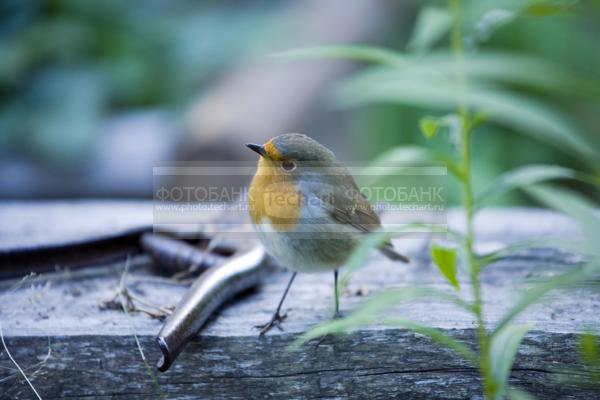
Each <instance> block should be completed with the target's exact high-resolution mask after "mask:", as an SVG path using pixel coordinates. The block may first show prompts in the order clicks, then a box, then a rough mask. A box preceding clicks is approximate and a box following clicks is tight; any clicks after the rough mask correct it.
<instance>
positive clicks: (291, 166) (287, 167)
mask: <svg viewBox="0 0 600 400" xmlns="http://www.w3.org/2000/svg"><path fill="white" fill-rule="evenodd" d="M281 168H283V170H284V171H287V172H292V171H293V170H295V169H296V163H295V162H293V161H284V162H282V163H281Z"/></svg>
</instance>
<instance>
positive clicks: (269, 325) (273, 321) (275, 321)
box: [255, 272, 297, 336]
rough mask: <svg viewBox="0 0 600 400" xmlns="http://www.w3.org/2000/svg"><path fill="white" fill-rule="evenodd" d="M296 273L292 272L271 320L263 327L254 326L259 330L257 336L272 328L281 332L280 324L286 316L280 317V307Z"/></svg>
mask: <svg viewBox="0 0 600 400" xmlns="http://www.w3.org/2000/svg"><path fill="white" fill-rule="evenodd" d="M296 273H297V272H294V273H293V274H292V277H291V278H290V281H289V282H288V284H287V286H286V288H285V291H284V292H283V296H281V300H279V304H278V305H277V310H275V312H274V313H273V316H272V317H271V320H270V321H269V322H267V323H266V324H263V325H256V326H255V328H257V329H259V330H260V333H259V336H262V335H264V334H265V333H267V332H269V331H270V330H271V328H273V327H274V326H276V327H277V328H278V329H279V330H280V331H282V330H283V328H281V322H282V321H283V320H284V319H285V317H286V316H287V315H286V314H283V315H281V313H280V311H281V306H282V305H283V301H284V300H285V296H287V294H288V291H289V290H290V287H291V286H292V282H294V278H295V277H296Z"/></svg>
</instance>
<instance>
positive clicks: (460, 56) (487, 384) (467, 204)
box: [449, 0, 495, 398]
mask: <svg viewBox="0 0 600 400" xmlns="http://www.w3.org/2000/svg"><path fill="white" fill-rule="evenodd" d="M449 6H450V10H451V11H452V16H453V23H452V32H451V37H450V42H451V47H452V52H453V53H454V56H455V58H456V66H457V67H456V77H457V80H458V83H459V88H460V93H459V106H458V113H459V115H460V117H461V124H460V149H459V156H460V168H461V179H460V181H461V184H462V192H463V206H464V208H465V219H466V221H465V222H466V235H465V253H466V262H467V267H468V270H469V279H470V282H471V287H472V290H473V307H472V309H473V314H474V316H475V319H476V322H477V342H478V345H479V358H480V359H479V363H480V364H479V370H480V374H481V376H482V377H483V392H484V394H485V396H486V398H494V396H495V384H494V382H493V380H492V378H491V373H490V360H489V342H490V338H489V336H488V334H487V329H486V327H485V321H484V318H483V310H482V299H481V283H480V281H479V264H478V262H477V257H476V256H475V252H474V250H473V242H474V237H475V233H474V229H473V217H474V214H475V207H474V200H473V184H472V180H471V132H472V128H473V124H472V122H471V118H470V115H469V110H468V108H467V106H466V104H465V101H464V98H465V92H466V90H467V83H466V78H465V73H464V66H463V64H464V49H463V42H462V32H461V25H462V12H461V4H460V0H449Z"/></svg>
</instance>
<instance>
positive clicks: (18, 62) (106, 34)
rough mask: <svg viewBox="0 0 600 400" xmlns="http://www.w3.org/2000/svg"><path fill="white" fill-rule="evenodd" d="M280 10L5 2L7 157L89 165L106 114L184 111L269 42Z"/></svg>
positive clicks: (104, 0) (1, 19) (0, 131)
mask: <svg viewBox="0 0 600 400" xmlns="http://www.w3.org/2000/svg"><path fill="white" fill-rule="evenodd" d="M276 4H277V2H276V3H275V5H276ZM276 11H277V8H276V7H273V4H271V5H270V6H269V7H266V6H265V5H264V4H262V5H261V4H259V3H258V4H257V3H255V2H252V3H251V4H249V5H245V6H242V5H239V4H237V3H236V4H230V5H223V4H221V3H220V2H217V1H203V2H194V1H188V0H185V1H184V0H174V1H121V0H101V1H95V0H3V1H2V2H1V3H0V152H2V151H3V152H5V153H6V152H11V151H19V152H21V153H25V154H28V155H29V156H30V157H35V158H36V159H38V160H41V161H47V162H50V163H53V164H58V165H61V164H63V165H68V164H73V162H76V161H79V160H81V159H83V158H85V157H86V156H87V154H88V152H89V151H90V150H91V147H92V146H93V143H94V140H95V139H96V138H97V133H98V131H97V130H98V128H99V124H100V121H101V119H102V117H103V116H104V115H105V114H106V113H108V112H112V111H119V110H125V109H128V108H131V107H147V106H157V105H160V106H163V107H171V108H178V107H182V106H183V105H185V104H186V103H188V102H189V101H190V100H191V98H193V97H194V96H196V95H197V94H198V93H199V91H200V90H201V88H202V86H203V85H204V84H205V83H206V82H208V81H210V80H211V79H212V78H214V76H215V75H217V74H219V73H220V71H222V70H224V69H225V68H226V67H228V66H229V65H231V64H232V63H234V62H235V61H236V60H237V59H238V58H240V57H243V56H244V55H246V54H247V52H249V51H252V44H253V43H257V42H260V39H261V38H263V37H264V36H265V35H268V33H269V24H268V22H269V21H270V18H271V17H272V15H273V13H274V12H276Z"/></svg>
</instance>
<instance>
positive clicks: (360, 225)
mask: <svg viewBox="0 0 600 400" xmlns="http://www.w3.org/2000/svg"><path fill="white" fill-rule="evenodd" d="M333 171H335V174H332V175H329V178H330V179H329V180H328V181H327V183H323V182H322V181H305V182H304V183H305V184H307V185H308V187H307V188H306V189H308V190H307V191H308V192H309V193H312V196H314V197H316V198H317V199H316V200H317V201H312V202H309V203H312V204H311V206H312V207H313V209H314V210H315V212H314V213H313V215H323V216H328V217H330V218H332V219H333V220H334V221H336V222H338V223H341V224H344V225H348V226H351V227H353V228H354V229H356V230H357V231H359V232H364V233H367V232H371V231H374V230H377V229H378V228H380V227H381V221H380V220H379V216H378V215H377V214H376V213H375V211H373V207H371V203H369V201H368V200H367V199H366V198H365V197H364V196H363V195H362V193H361V192H360V190H359V189H358V186H357V185H356V182H355V181H354V178H353V177H352V175H351V174H350V173H349V172H348V170H347V169H346V168H343V167H338V168H336V169H335V170H333Z"/></svg>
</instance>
